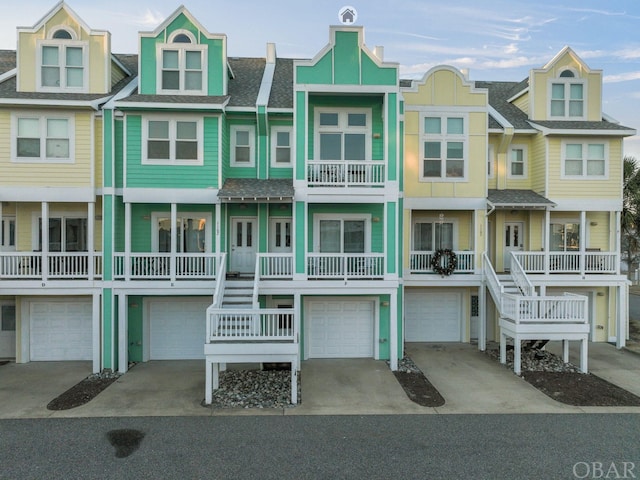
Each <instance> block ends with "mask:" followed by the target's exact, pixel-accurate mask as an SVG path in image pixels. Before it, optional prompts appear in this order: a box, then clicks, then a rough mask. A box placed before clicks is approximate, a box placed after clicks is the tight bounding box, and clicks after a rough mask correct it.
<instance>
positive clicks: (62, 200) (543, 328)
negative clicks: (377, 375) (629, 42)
mask: <svg viewBox="0 0 640 480" xmlns="http://www.w3.org/2000/svg"><path fill="white" fill-rule="evenodd" d="M110 50H111V49H110V37H109V33H108V32H104V31H99V30H92V29H91V28H90V27H89V26H87V25H86V24H85V23H84V22H83V21H82V20H81V19H80V18H79V17H78V15H77V14H76V13H75V12H74V11H73V10H72V9H71V8H70V7H69V6H68V5H67V4H66V3H64V2H61V3H59V4H57V5H56V6H54V7H53V9H52V10H51V11H50V12H49V13H47V14H46V15H45V16H44V17H43V18H42V19H41V20H40V21H38V22H37V23H36V24H35V25H34V26H33V27H29V28H18V44H17V49H16V51H15V52H14V51H4V52H0V57H1V58H0V69H1V70H0V125H1V126H2V128H0V135H1V136H2V139H1V140H0V201H1V203H0V221H1V224H2V251H1V252H0V307H1V312H2V313H1V315H2V318H1V320H2V329H1V330H0V357H9V358H15V359H16V361H17V362H29V361H47V360H91V361H92V365H93V371H95V372H98V371H101V370H103V369H111V370H118V371H120V372H122V373H124V372H126V371H127V369H128V368H129V365H130V363H131V362H144V361H149V360H180V359H201V360H202V361H203V362H204V364H205V365H206V391H205V399H206V400H207V401H210V400H211V392H212V390H213V389H215V388H217V386H218V378H219V372H220V370H221V369H223V368H225V365H226V364H227V363H237V362H240V363H244V362H255V363H263V364H264V363H274V362H276V363H280V362H286V363H291V365H292V368H291V372H292V374H291V380H292V386H293V385H295V384H296V377H297V372H298V370H299V369H300V368H301V362H302V361H303V360H306V359H310V358H332V357H333V358H352V357H369V358H375V359H380V360H387V361H388V362H389V365H390V368H391V369H394V370H395V369H396V368H397V362H398V359H400V358H402V356H403V348H404V342H477V343H478V346H479V348H480V349H485V348H486V342H487V341H501V343H502V347H503V353H504V348H505V347H506V342H507V339H508V338H512V339H513V340H514V345H515V346H516V353H517V354H518V355H517V356H519V348H520V345H521V343H522V342H525V345H530V346H532V345H534V344H536V345H538V346H539V345H541V344H542V343H544V341H546V340H549V339H557V340H564V341H569V340H578V341H581V342H582V346H583V358H582V361H583V364H582V365H583V368H584V369H585V370H586V368H587V367H586V345H587V343H588V341H599V342H603V341H604V342H616V343H617V345H618V346H619V347H621V346H623V345H624V341H625V338H626V335H627V332H626V328H627V327H626V325H627V322H626V316H627V311H626V294H627V284H626V279H625V277H624V276H623V275H621V273H620V268H619V264H620V212H621V210H622V155H623V139H624V137H626V136H629V135H633V134H634V133H635V131H634V130H633V129H630V128H627V127H624V126H621V125H619V124H618V123H616V122H615V121H614V120H613V119H611V118H609V117H607V116H606V115H605V114H604V113H603V111H602V72H601V71H598V70H591V69H590V68H589V67H588V66H587V65H586V64H585V63H584V62H583V61H582V60H581V59H580V58H579V57H578V56H577V55H576V54H575V52H573V51H572V50H571V49H570V48H565V49H563V50H562V51H561V52H559V53H558V55H557V56H556V57H554V58H553V59H551V60H550V62H549V63H548V64H547V65H545V66H543V67H542V68H540V69H534V70H532V71H531V72H530V75H529V77H528V78H527V79H525V80H524V81H521V82H490V81H472V80H470V79H469V78H468V75H467V74H466V73H465V72H462V71H459V70H457V69H455V68H453V67H449V66H438V67H434V68H433V69H431V70H430V71H429V72H427V73H426V74H425V75H424V77H423V78H422V79H419V80H400V78H399V65H398V64H396V63H393V62H388V61H386V60H385V59H384V54H383V49H382V47H376V48H373V49H370V48H368V47H367V46H366V44H365V42H364V29H363V28H362V27H356V26H339V27H338V26H333V27H330V28H329V40H328V43H327V45H326V46H325V47H324V48H323V49H322V50H320V51H319V52H318V53H317V54H316V55H315V56H314V58H312V59H289V58H281V57H278V55H277V52H276V47H275V45H273V44H268V45H267V46H266V54H265V56H264V57H259V58H236V57H229V56H228V54H227V37H226V35H225V34H214V33H211V32H209V31H208V30H207V29H206V28H205V27H204V26H203V25H202V24H200V23H199V21H198V20H197V19H196V18H195V17H194V16H193V15H192V14H191V13H190V12H189V11H188V10H187V9H186V8H185V7H179V8H178V9H177V10H176V11H175V12H173V13H172V14H171V15H170V16H169V17H168V18H167V19H166V20H165V21H163V22H162V23H161V24H160V25H158V26H157V27H156V28H155V29H154V30H153V31H149V32H140V33H139V35H138V51H137V52H135V53H132V54H128V55H114V54H112V53H111V52H110ZM43 225H48V228H43V227H42V226H43ZM518 368H519V367H518V365H516V371H517V370H518ZM296 392H297V389H296V388H292V400H293V401H295V400H296V395H297V393H296Z"/></svg>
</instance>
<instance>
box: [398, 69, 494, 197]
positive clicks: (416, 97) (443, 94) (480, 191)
mask: <svg viewBox="0 0 640 480" xmlns="http://www.w3.org/2000/svg"><path fill="white" fill-rule="evenodd" d="M403 97H404V100H405V170H404V172H405V181H404V192H405V197H463V198H470V197H484V196H485V192H486V190H485V188H486V183H485V182H486V177H487V175H486V152H487V133H486V132H487V114H486V112H485V111H469V112H467V113H466V115H467V118H468V120H467V122H468V125H467V128H468V133H469V138H468V142H469V143H468V145H467V149H468V150H467V151H468V155H469V159H468V164H467V165H468V167H467V169H468V170H467V181H434V182H431V181H420V162H421V161H422V150H421V124H420V122H421V118H422V117H423V115H424V113H423V112H419V111H412V110H411V108H412V107H414V106H415V107H419V108H420V107H434V111H437V107H442V109H443V111H446V109H447V108H449V107H456V108H457V107H461V108H460V110H457V111H460V112H464V110H465V107H467V108H469V110H472V109H477V107H482V108H484V107H486V106H487V95H486V93H485V92H484V91H473V90H472V88H471V86H469V85H466V84H465V83H464V82H463V80H462V78H461V77H460V76H459V75H458V74H456V73H454V72H453V71H451V70H450V69H438V70H435V71H433V72H431V73H430V74H429V75H428V77H427V78H426V81H425V83H424V84H423V85H419V86H418V91H417V92H406V91H405V92H403Z"/></svg>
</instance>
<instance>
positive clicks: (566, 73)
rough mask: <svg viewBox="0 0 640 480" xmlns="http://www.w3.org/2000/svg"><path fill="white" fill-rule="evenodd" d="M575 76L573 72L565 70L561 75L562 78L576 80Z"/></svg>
mask: <svg viewBox="0 0 640 480" xmlns="http://www.w3.org/2000/svg"><path fill="white" fill-rule="evenodd" d="M574 77H575V75H574V74H573V72H572V71H571V70H564V71H563V72H562V73H561V74H560V78H574Z"/></svg>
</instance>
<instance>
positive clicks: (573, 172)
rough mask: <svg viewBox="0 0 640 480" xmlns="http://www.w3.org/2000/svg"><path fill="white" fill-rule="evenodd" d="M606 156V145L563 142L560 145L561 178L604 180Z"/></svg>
mask: <svg viewBox="0 0 640 480" xmlns="http://www.w3.org/2000/svg"><path fill="white" fill-rule="evenodd" d="M608 156H609V145H608V143H605V142H577V141H576V142H573V141H565V142H563V143H562V176H563V177H568V178H589V179H592V178H606V177H607V169H608Z"/></svg>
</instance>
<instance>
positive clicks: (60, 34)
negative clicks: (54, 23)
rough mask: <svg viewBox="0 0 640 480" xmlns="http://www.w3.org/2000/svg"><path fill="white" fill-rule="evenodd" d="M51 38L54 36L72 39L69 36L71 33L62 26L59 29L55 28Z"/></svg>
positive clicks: (58, 38)
mask: <svg viewBox="0 0 640 480" xmlns="http://www.w3.org/2000/svg"><path fill="white" fill-rule="evenodd" d="M52 38H55V39H56V40H72V39H73V38H72V37H71V34H70V33H69V32H67V31H66V30H64V29H62V28H61V29H60V30H57V31H56V32H55V33H54V34H53V37H52Z"/></svg>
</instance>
